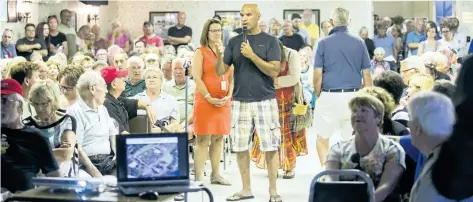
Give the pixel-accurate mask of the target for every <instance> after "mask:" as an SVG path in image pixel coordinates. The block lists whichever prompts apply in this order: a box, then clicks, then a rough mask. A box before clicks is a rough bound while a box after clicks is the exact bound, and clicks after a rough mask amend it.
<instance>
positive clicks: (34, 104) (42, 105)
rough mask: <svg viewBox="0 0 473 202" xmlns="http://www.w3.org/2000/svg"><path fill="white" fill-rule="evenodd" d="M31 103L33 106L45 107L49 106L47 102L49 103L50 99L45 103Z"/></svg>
mask: <svg viewBox="0 0 473 202" xmlns="http://www.w3.org/2000/svg"><path fill="white" fill-rule="evenodd" d="M30 103H31V105H33V107H47V106H49V103H51V101H47V102H45V103H37V102H30Z"/></svg>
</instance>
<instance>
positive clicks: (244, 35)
mask: <svg viewBox="0 0 473 202" xmlns="http://www.w3.org/2000/svg"><path fill="white" fill-rule="evenodd" d="M242 34H243V42H245V43H246V41H247V37H248V28H247V27H246V26H243V32H242Z"/></svg>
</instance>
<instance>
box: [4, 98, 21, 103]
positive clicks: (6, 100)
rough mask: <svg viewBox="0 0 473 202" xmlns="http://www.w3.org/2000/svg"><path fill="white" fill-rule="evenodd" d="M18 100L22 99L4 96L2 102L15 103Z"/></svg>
mask: <svg viewBox="0 0 473 202" xmlns="http://www.w3.org/2000/svg"><path fill="white" fill-rule="evenodd" d="M17 101H20V100H15V99H11V98H8V97H2V104H6V103H13V102H17Z"/></svg>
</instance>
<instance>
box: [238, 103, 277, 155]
mask: <svg viewBox="0 0 473 202" xmlns="http://www.w3.org/2000/svg"><path fill="white" fill-rule="evenodd" d="M280 128H281V125H280V123H279V113H278V103H277V101H276V99H271V100H264V101H259V102H239V101H233V104H232V122H231V130H230V137H231V138H232V143H233V151H235V152H242V151H247V150H248V149H249V146H250V141H251V139H252V136H253V134H254V133H255V132H256V135H258V137H259V140H260V148H261V151H277V149H278V148H279V146H280V145H281V131H280Z"/></svg>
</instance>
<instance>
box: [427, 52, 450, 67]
mask: <svg viewBox="0 0 473 202" xmlns="http://www.w3.org/2000/svg"><path fill="white" fill-rule="evenodd" d="M421 59H422V60H423V61H424V64H429V63H434V64H436V65H438V64H442V65H448V58H447V56H445V55H444V54H442V53H440V52H432V51H428V52H425V53H424V54H422V56H421Z"/></svg>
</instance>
